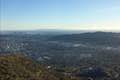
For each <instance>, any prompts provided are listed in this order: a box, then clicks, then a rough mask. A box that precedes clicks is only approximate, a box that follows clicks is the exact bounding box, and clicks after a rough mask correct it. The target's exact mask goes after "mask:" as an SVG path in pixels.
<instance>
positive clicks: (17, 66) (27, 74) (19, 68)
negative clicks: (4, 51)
mask: <svg viewBox="0 0 120 80" xmlns="http://www.w3.org/2000/svg"><path fill="white" fill-rule="evenodd" d="M0 80H58V79H57V78H56V77H55V76H53V75H52V74H50V73H49V72H48V71H47V70H45V69H44V68H43V67H42V66H40V65H39V64H36V63H33V62H32V61H31V60H30V59H28V58H26V57H23V56H21V55H6V56H3V55H2V56H0Z"/></svg>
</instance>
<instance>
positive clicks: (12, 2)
mask: <svg viewBox="0 0 120 80" xmlns="http://www.w3.org/2000/svg"><path fill="white" fill-rule="evenodd" d="M0 1H1V2H0V3H1V6H0V10H1V16H0V18H1V21H0V22H1V25H0V29H1V30H36V29H67V30H73V29H74V30H78V29H80V30H120V0H0Z"/></svg>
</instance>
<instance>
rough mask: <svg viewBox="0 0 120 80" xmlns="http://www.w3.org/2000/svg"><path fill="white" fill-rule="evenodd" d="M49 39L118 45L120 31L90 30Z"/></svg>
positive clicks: (119, 42)
mask: <svg viewBox="0 0 120 80" xmlns="http://www.w3.org/2000/svg"><path fill="white" fill-rule="evenodd" d="M49 40H51V41H62V42H77V43H83V44H84V43H86V44H92V45H107V46H120V33H112V32H93V33H92V32H91V33H82V34H71V35H69V34H68V35H60V36H54V37H52V38H49Z"/></svg>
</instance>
